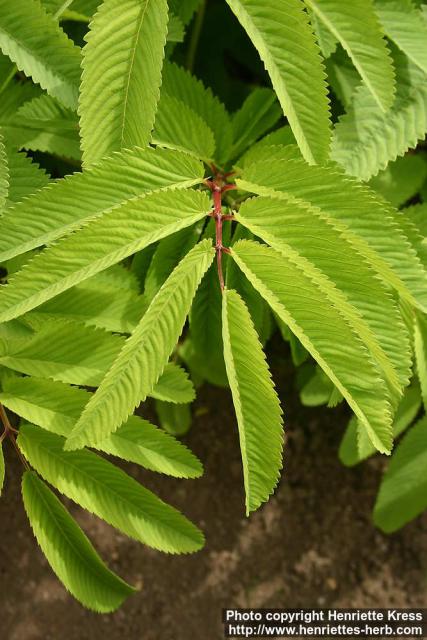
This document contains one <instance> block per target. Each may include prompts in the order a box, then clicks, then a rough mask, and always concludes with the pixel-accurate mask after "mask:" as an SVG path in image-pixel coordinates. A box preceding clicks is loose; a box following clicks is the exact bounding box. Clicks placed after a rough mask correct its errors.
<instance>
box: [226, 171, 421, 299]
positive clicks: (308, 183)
mask: <svg viewBox="0 0 427 640" xmlns="http://www.w3.org/2000/svg"><path fill="white" fill-rule="evenodd" d="M284 175H286V180H284V179H283V176H284ZM237 184H238V186H239V187H242V188H243V189H246V190H247V191H252V192H253V193H258V194H260V195H267V196H273V197H275V198H280V199H283V200H286V201H287V202H289V203H291V204H293V203H295V202H296V201H298V203H300V204H301V205H303V206H306V207H307V206H308V209H309V210H313V208H314V209H317V211H318V214H319V215H321V216H322V217H325V218H326V219H327V220H329V221H331V222H332V223H333V224H334V225H335V226H336V227H337V229H338V230H340V231H341V233H342V234H343V235H345V237H346V238H347V239H348V240H349V242H351V243H352V244H353V246H354V248H355V249H356V250H357V251H358V252H359V253H360V254H361V255H362V256H364V257H365V259H366V260H367V261H368V262H369V263H370V265H371V266H372V268H373V269H375V270H376V271H377V272H378V273H379V274H380V275H381V277H382V278H383V279H384V280H385V281H386V282H388V283H389V284H390V285H391V286H393V287H394V288H395V289H396V290H397V291H398V292H399V294H400V295H401V296H402V297H403V298H405V299H407V300H408V301H409V302H410V303H411V304H413V305H416V306H418V307H419V308H420V309H422V310H426V309H427V286H426V285H427V272H426V270H425V269H423V267H422V265H421V262H420V260H419V258H418V256H417V255H416V252H415V250H414V249H412V248H411V246H410V244H409V241H408V238H407V237H406V235H405V233H404V230H403V228H402V226H401V224H400V223H399V218H398V215H397V213H396V211H395V210H394V209H393V208H392V207H391V206H389V205H387V203H386V202H385V201H384V200H383V199H382V198H381V197H379V196H377V195H376V194H375V193H374V192H373V191H371V190H370V189H369V188H367V187H365V186H364V185H361V184H360V183H358V182H357V181H356V180H354V179H351V178H349V177H347V176H344V175H343V174H342V173H340V172H339V171H338V170H337V169H336V168H334V167H331V166H325V167H311V166H309V165H307V164H305V163H304V162H303V160H282V161H280V160H275V161H274V162H267V161H266V162H260V163H256V164H252V165H250V166H249V167H248V168H247V169H245V171H244V172H243V179H238V180H237ZM403 252H404V255H403Z"/></svg>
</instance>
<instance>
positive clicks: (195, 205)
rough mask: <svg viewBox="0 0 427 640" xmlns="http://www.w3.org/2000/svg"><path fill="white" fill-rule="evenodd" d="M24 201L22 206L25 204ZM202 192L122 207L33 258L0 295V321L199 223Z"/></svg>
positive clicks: (205, 203) (152, 197) (204, 202)
mask: <svg viewBox="0 0 427 640" xmlns="http://www.w3.org/2000/svg"><path fill="white" fill-rule="evenodd" d="M27 202H28V201H27ZM210 209H211V204H210V201H209V198H208V196H207V194H206V193H204V192H202V191H193V190H187V191H176V192H175V191H173V190H170V191H164V192H157V193H152V194H149V195H146V196H143V197H140V198H134V199H133V200H129V201H128V202H125V203H124V204H123V205H122V206H121V207H117V208H115V209H112V210H110V211H109V212H107V213H105V214H104V215H103V216H102V217H101V218H99V219H97V220H92V221H91V222H90V223H89V224H87V225H86V226H85V227H83V228H82V229H81V230H79V231H78V232H77V233H74V234H72V235H70V236H68V237H66V238H63V239H62V240H61V241H60V242H58V243H57V244H56V245H54V246H52V247H50V248H47V249H45V250H44V251H42V252H41V253H40V254H38V255H36V256H35V257H34V258H33V259H32V260H31V261H30V262H29V263H28V264H27V265H26V266H25V267H24V268H23V269H21V271H19V272H18V273H17V274H15V275H14V276H13V278H11V280H10V281H9V284H8V285H6V287H4V288H2V290H0V309H1V312H0V322H5V321H6V320H8V319H12V318H15V317H17V316H19V315H21V314H23V313H26V312H27V311H30V310H31V309H34V308H35V307H37V306H38V305H40V304H42V303H43V302H46V301H47V300H50V298H53V297H54V296H56V295H58V294H59V293H62V292H63V291H66V290H67V289H69V288H71V287H73V286H74V285H76V284H79V283H80V282H82V281H84V280H86V279H87V278H90V277H91V276H93V275H95V274H96V273H99V272H100V271H102V270H104V269H106V268H107V267H110V266H111V265H113V264H116V263H117V262H120V261H121V260H123V259H124V258H127V257H128V256H130V255H132V254H133V253H135V252H136V251H140V250H141V249H143V248H144V247H146V246H148V245H149V244H151V243H153V242H156V241H157V240H160V239H161V238H164V237H166V236H168V235H170V234H171V233H174V232H176V231H179V230H180V229H184V228H185V227H187V226H190V225H192V224H194V223H195V222H197V221H198V220H201V219H202V218H203V217H205V216H206V215H207V214H208V213H209V211H210Z"/></svg>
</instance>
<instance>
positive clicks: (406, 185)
mask: <svg viewBox="0 0 427 640" xmlns="http://www.w3.org/2000/svg"><path fill="white" fill-rule="evenodd" d="M426 178H427V162H426V161H425V160H424V158H423V157H422V156H421V155H406V156H404V157H403V158H398V159H397V160H395V161H394V162H391V163H390V164H389V165H388V167H387V169H384V171H381V172H380V173H379V174H378V175H377V176H376V177H375V178H373V179H372V180H371V181H370V183H369V186H370V187H371V188H372V189H374V190H375V191H378V192H379V193H381V194H382V195H383V196H384V197H385V198H386V199H387V200H388V201H389V202H391V204H392V205H393V206H394V207H400V206H401V205H403V204H405V202H407V201H408V200H410V199H411V198H413V197H414V196H415V195H417V193H418V192H419V191H420V189H421V187H422V185H423V184H424V181H425V180H426Z"/></svg>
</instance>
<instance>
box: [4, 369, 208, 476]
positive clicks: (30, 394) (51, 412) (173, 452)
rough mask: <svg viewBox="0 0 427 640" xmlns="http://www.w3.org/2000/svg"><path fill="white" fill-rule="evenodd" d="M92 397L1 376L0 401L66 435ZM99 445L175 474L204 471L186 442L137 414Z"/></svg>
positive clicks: (67, 388)
mask: <svg viewBox="0 0 427 640" xmlns="http://www.w3.org/2000/svg"><path fill="white" fill-rule="evenodd" d="M90 397H91V394H90V393H88V392H87V391H85V390H83V389H77V388H75V387H70V386H68V385H66V384H64V383H62V382H53V381H52V380H42V379H40V378H20V377H15V378H9V379H7V380H5V381H4V383H3V389H2V391H1V393H0V402H1V403H2V404H3V405H4V406H5V407H7V408H8V409H10V410H11V411H13V412H14V413H16V414H18V415H19V416H21V417H22V418H24V419H25V420H28V421H29V422H32V423H34V424H36V425H38V426H40V427H43V429H47V431H50V432H52V433H56V434H57V435H59V436H64V437H65V438H66V437H68V436H69V434H70V433H71V431H72V429H73V427H74V425H75V423H76V422H77V420H78V418H79V416H80V414H81V412H82V411H83V408H84V406H85V405H86V404H87V402H88V401H89V398H90ZM171 406H184V405H171ZM97 448H98V449H99V450H100V451H103V452H104V453H108V454H111V455H114V456H117V457H119V458H122V459H123V460H127V461H129V462H134V463H136V464H139V465H141V466H142V467H145V468H146V469H149V470H150V471H156V472H158V473H165V474H167V475H170V476H174V477H175V478H198V477H199V476H201V475H202V473H203V466H202V464H201V462H200V461H199V460H198V459H197V458H196V456H195V455H193V454H192V453H191V451H190V450H189V449H187V447H186V446H184V445H183V444H182V443H181V442H178V441H177V440H175V439H174V438H172V437H171V436H169V435H168V434H166V433H164V432H163V431H162V430H161V429H158V428H157V427H155V426H154V425H153V424H151V423H150V422H148V421H147V420H143V419H142V418H139V417H137V416H131V417H130V418H129V420H128V421H127V422H126V423H125V424H123V425H122V426H121V427H119V429H118V430H117V431H116V433H113V434H111V435H110V436H109V437H108V438H106V439H105V440H103V441H102V442H101V443H100V444H99V445H98V447H97Z"/></svg>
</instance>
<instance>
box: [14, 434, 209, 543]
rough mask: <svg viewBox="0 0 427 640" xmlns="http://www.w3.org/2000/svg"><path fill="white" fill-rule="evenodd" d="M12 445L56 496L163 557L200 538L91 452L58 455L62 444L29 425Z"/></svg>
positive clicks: (180, 517)
mask: <svg viewBox="0 0 427 640" xmlns="http://www.w3.org/2000/svg"><path fill="white" fill-rule="evenodd" d="M18 445H19V447H20V449H21V451H22V452H23V454H24V455H25V457H26V458H27V460H28V462H29V463H30V464H31V466H32V467H34V469H36V471H37V472H38V473H39V474H40V475H41V476H42V477H43V478H44V479H45V480H46V481H47V482H49V483H50V484H52V485H53V486H55V487H56V488H57V489H58V491H60V492H61V493H62V494H64V495H66V496H67V497H68V498H71V500H73V501H74V502H76V503H77V504H79V505H80V506H82V507H83V508H84V509H87V510H88V511H90V512H91V513H94V514H95V515H97V516H98V517H99V518H102V519H103V520H105V522H108V524H111V525H112V526H113V527H116V528H117V529H119V530H120V531H122V532H123V533H124V534H125V535H127V536H129V537H130V538H133V539H135V540H138V541H139V542H142V543H143V544H147V545H148V546H150V547H153V548H154V549H158V550H159V551H165V552H168V553H192V552H194V551H198V550H199V549H200V548H201V547H202V546H203V543H204V539H203V534H202V533H201V531H199V529H197V527H195V526H194V525H193V524H192V523H191V522H190V521H189V520H187V518H185V517H184V516H183V515H182V514H181V513H179V511H177V510H176V509H174V508H173V507H171V506H169V505H167V504H166V503H165V502H163V501H162V500H160V499H159V498H158V497H157V496H155V495H154V494H153V493H151V491H148V489H145V488H144V487H142V486H141V485H140V484H139V483H138V482H136V480H134V479H133V478H131V477H130V476H128V475H127V474H126V473H124V471H122V470H121V469H119V468H118V467H115V466H114V465H112V464H111V463H110V462H108V461H107V460H104V458H101V457H99V456H98V455H96V454H95V453H93V452H92V451H88V450H83V451H64V439H63V438H61V437H60V436H57V435H55V434H53V433H48V432H47V431H43V429H39V428H38V427H36V426H34V425H30V424H24V425H22V426H21V427H20V429H19V436H18Z"/></svg>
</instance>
